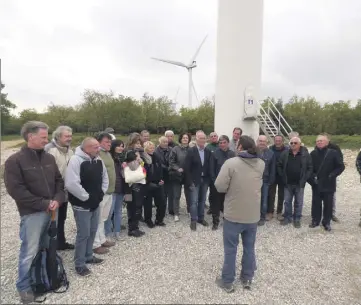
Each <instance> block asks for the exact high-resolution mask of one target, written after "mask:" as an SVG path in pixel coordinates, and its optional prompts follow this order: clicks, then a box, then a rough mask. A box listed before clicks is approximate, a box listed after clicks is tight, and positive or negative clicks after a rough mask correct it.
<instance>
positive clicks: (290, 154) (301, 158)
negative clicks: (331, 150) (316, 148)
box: [277, 137, 312, 228]
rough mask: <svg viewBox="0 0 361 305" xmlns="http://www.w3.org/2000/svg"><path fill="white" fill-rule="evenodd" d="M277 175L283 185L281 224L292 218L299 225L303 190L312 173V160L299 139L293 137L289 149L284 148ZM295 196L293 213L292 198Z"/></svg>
mask: <svg viewBox="0 0 361 305" xmlns="http://www.w3.org/2000/svg"><path fill="white" fill-rule="evenodd" d="M277 172H278V176H279V177H281V178H282V183H283V185H284V186H285V190H284V194H285V213H284V219H283V220H282V221H281V225H288V224H289V223H291V222H292V220H293V225H294V227H295V228H300V227H301V217H302V209H303V199H304V190H305V185H306V182H307V180H308V179H309V178H310V176H311V174H312V160H311V156H310V155H309V153H308V152H307V150H306V149H305V148H304V147H302V146H301V139H300V138H299V137H293V138H292V139H291V140H290V149H289V150H285V151H284V152H283V153H282V154H281V156H280V158H279V160H278V163H277ZM293 198H295V203H294V205H295V206H294V213H292V211H293V209H292V200H293Z"/></svg>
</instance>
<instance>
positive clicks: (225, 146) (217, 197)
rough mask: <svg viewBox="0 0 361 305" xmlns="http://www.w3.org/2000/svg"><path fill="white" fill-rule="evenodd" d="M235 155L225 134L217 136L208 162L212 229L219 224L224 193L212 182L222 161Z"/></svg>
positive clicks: (216, 227)
mask: <svg viewBox="0 0 361 305" xmlns="http://www.w3.org/2000/svg"><path fill="white" fill-rule="evenodd" d="M235 156H236V153H235V152H234V151H233V150H230V149H229V138H228V137H227V136H225V135H223V136H220V137H219V147H218V148H217V149H216V150H215V151H214V152H213V153H212V156H211V162H210V173H211V184H210V188H209V189H210V196H211V197H212V198H213V200H211V201H210V203H211V207H210V209H211V211H212V217H213V227H212V230H217V229H218V225H219V216H220V212H221V211H222V212H223V208H224V206H223V205H224V198H225V195H226V194H225V193H219V192H218V191H217V189H216V187H215V186H214V182H215V181H216V179H217V176H218V174H219V172H220V170H221V168H222V165H223V164H224V162H226V161H227V160H228V159H230V158H233V157H235Z"/></svg>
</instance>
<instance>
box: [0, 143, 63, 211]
mask: <svg viewBox="0 0 361 305" xmlns="http://www.w3.org/2000/svg"><path fill="white" fill-rule="evenodd" d="M4 182H5V187H6V190H7V192H8V193H9V195H10V196H11V197H12V198H13V199H14V200H15V202H16V205H17V207H18V210H19V214H20V216H24V215H29V214H33V213H37V212H41V211H47V209H48V207H49V204H50V201H51V200H56V201H58V202H59V204H61V203H63V202H64V201H65V192H64V181H63V178H62V177H61V174H60V172H59V169H58V166H57V165H56V162H55V158H54V156H52V155H51V154H48V153H47V152H45V151H44V150H41V151H35V150H33V149H31V148H29V147H27V146H24V147H22V148H21V150H20V151H18V152H16V153H15V154H13V155H11V156H10V157H9V158H8V159H7V160H6V162H5V170H4Z"/></svg>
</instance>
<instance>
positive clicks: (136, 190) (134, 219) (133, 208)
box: [127, 184, 144, 231]
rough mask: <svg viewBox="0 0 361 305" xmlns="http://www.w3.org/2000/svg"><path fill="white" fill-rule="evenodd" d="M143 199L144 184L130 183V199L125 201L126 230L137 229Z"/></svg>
mask: <svg viewBox="0 0 361 305" xmlns="http://www.w3.org/2000/svg"><path fill="white" fill-rule="evenodd" d="M143 201H144V186H143V185H142V184H135V185H132V201H130V202H127V214H128V230H129V231H134V230H139V219H140V217H141V212H142V205H143Z"/></svg>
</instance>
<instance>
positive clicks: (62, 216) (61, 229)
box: [57, 202, 68, 245]
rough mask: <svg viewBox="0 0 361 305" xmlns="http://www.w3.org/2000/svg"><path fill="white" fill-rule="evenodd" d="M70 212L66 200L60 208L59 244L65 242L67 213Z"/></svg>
mask: <svg viewBox="0 0 361 305" xmlns="http://www.w3.org/2000/svg"><path fill="white" fill-rule="evenodd" d="M67 212H68V203H67V202H64V203H63V204H62V205H60V207H59V209H58V233H57V240H58V245H63V244H65V242H66V240H65V231H64V230H65V220H66V215H67Z"/></svg>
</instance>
